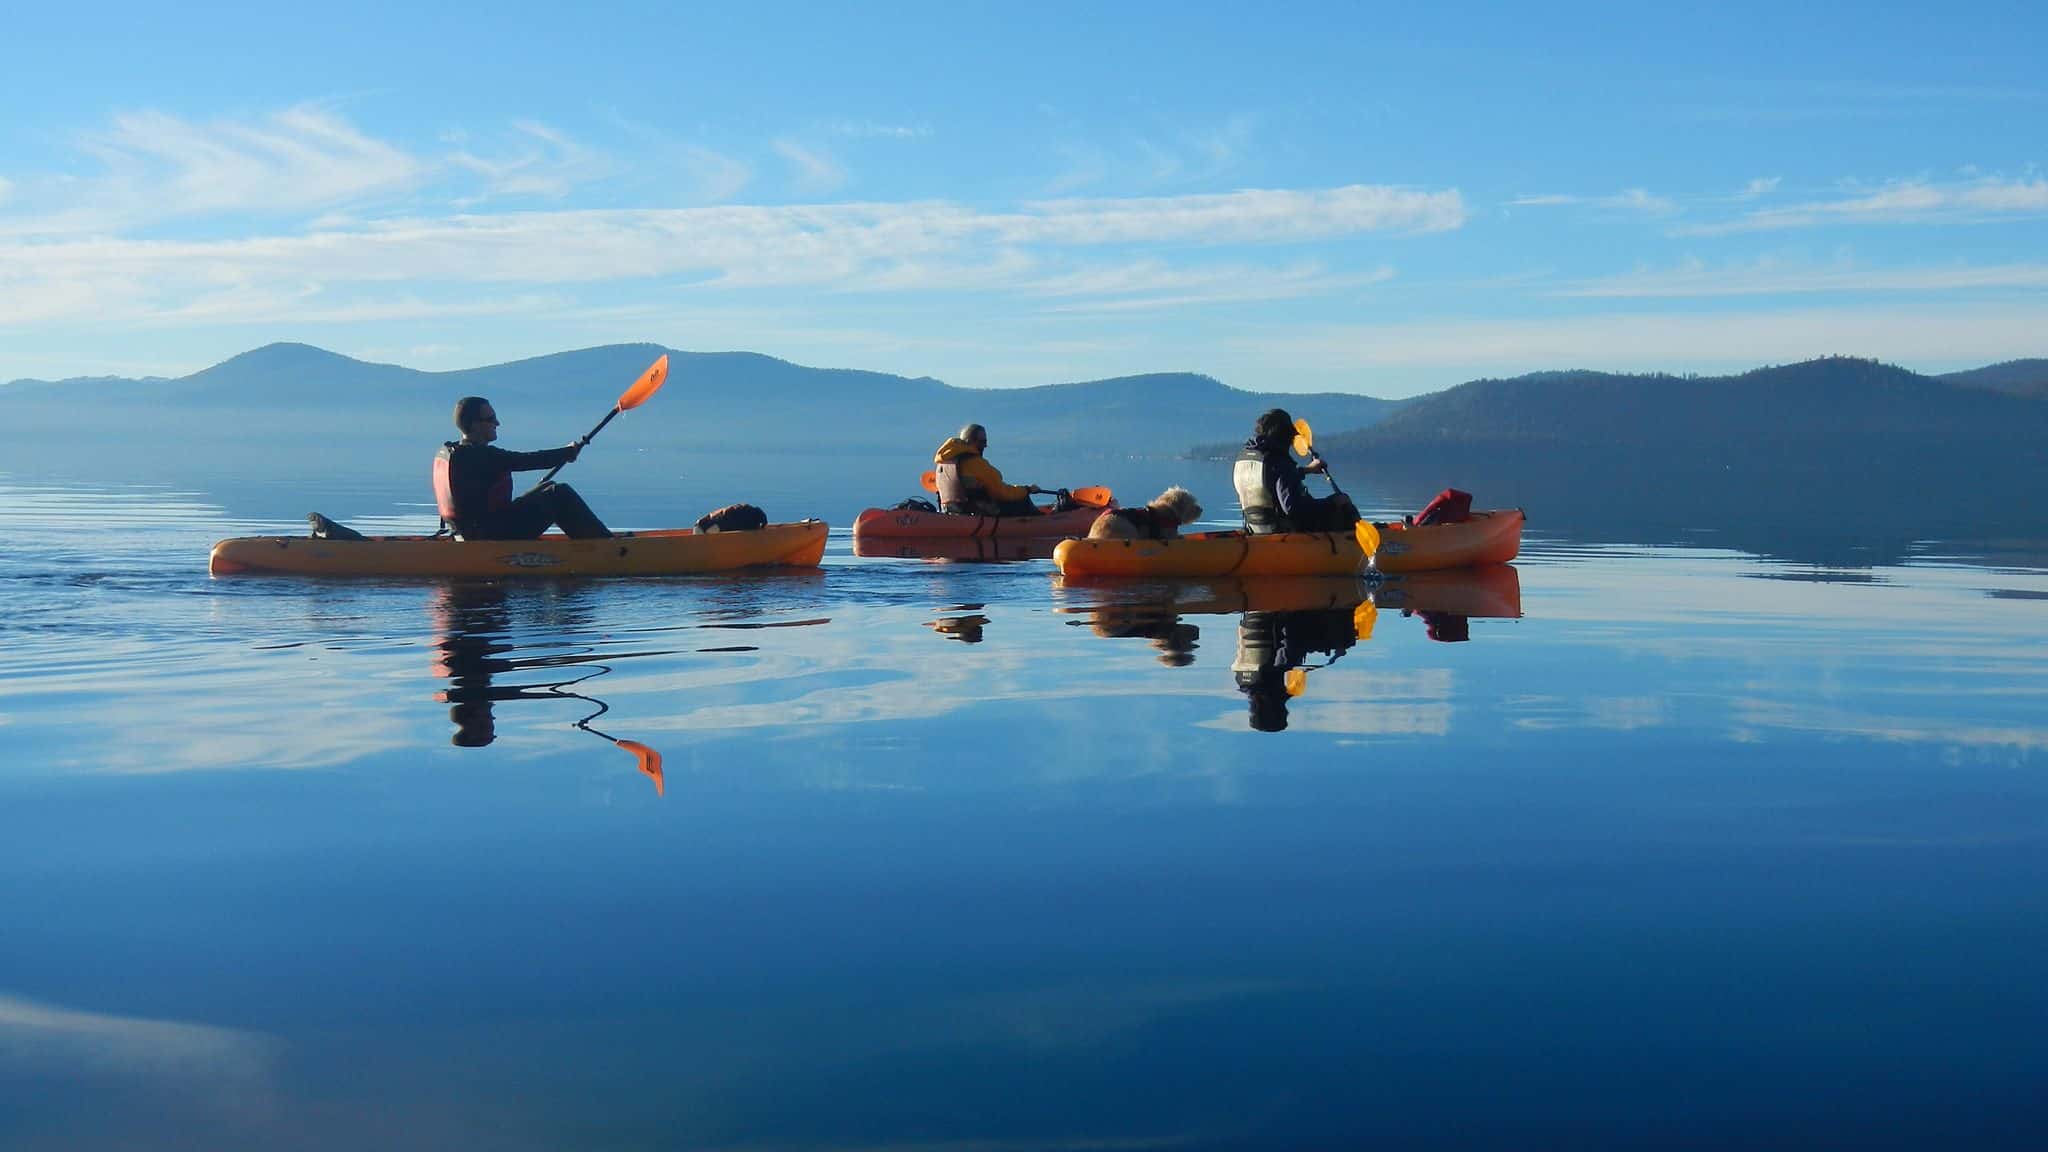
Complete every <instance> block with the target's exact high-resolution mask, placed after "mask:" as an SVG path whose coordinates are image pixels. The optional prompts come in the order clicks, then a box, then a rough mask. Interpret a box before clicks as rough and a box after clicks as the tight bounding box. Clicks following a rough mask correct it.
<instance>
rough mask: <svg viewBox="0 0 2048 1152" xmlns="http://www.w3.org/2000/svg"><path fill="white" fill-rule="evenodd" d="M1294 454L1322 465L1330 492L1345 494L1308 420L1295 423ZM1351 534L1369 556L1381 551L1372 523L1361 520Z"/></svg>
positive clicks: (1377, 530) (1376, 530)
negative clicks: (1319, 450) (1318, 444)
mask: <svg viewBox="0 0 2048 1152" xmlns="http://www.w3.org/2000/svg"><path fill="white" fill-rule="evenodd" d="M1294 454H1295V455H1296V456H1306V457H1308V458H1309V459H1310V460H1313V461H1315V462H1316V463H1318V464H1321V465H1322V466H1323V479H1325V480H1328V481H1329V482H1330V491H1332V492H1335V493H1337V494H1338V495H1340V496H1341V495H1343V494H1344V490H1343V489H1342V488H1339V487H1337V478H1336V477H1335V476H1332V475H1330V462H1329V461H1328V460H1325V459H1323V454H1322V453H1320V452H1318V451H1316V433H1315V429H1313V428H1310V427H1309V426H1308V421H1306V420H1296V421H1295V422H1294ZM1351 532H1352V534H1353V535H1354V536H1357V537H1358V547H1359V549H1360V550H1362V551H1363V552H1364V553H1365V554H1366V555H1367V556H1371V555H1373V554H1374V553H1376V552H1378V551H1379V550H1380V530H1379V529H1378V528H1376V527H1374V526H1373V523H1372V521H1370V520H1360V521H1359V522H1358V524H1357V526H1356V527H1354V528H1352V530H1351Z"/></svg>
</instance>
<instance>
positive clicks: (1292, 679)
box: [1230, 585, 1378, 732]
mask: <svg viewBox="0 0 2048 1152" xmlns="http://www.w3.org/2000/svg"><path fill="white" fill-rule="evenodd" d="M1360 587H1361V588H1362V587H1363V586H1362V585H1361V586H1360ZM1377 612H1378V610H1377V609H1376V608H1375V607H1374V606H1373V602H1372V601H1371V600H1369V599H1365V598H1363V597H1362V596H1361V598H1360V599H1359V601H1358V602H1357V603H1356V604H1353V605H1352V606H1351V607H1349V608H1342V607H1336V608H1309V609H1295V610H1292V611H1264V610H1253V611H1249V612H1246V613H1245V614H1244V615H1243V617H1241V618H1240V619H1239V620H1238V624H1237V658H1236V659H1234V660H1232V661H1231V664H1230V671H1231V674H1232V675H1233V676H1235V677H1236V679H1237V690H1238V691H1239V692H1242V693H1244V695H1245V700H1246V703H1247V705H1248V706H1249V708H1250V711H1251V726H1252V728H1253V730H1254V731H1258V732H1280V731H1284V730H1285V729H1286V728H1287V705H1288V702H1289V701H1290V700H1292V699H1293V698H1294V697H1296V696H1299V695H1301V694H1302V693H1304V692H1306V691H1307V690H1308V672H1309V669H1311V668H1327V667H1328V666H1330V665H1331V664H1334V663H1336V662H1337V658H1338V657H1340V656H1342V655H1344V653H1346V652H1349V651H1350V650H1351V648H1352V646H1353V645H1354V644H1357V643H1359V642H1360V641H1364V640H1370V639H1371V638H1372V627H1373V622H1374V620H1375V618H1376V616H1377ZM1318 657H1321V660H1320V661H1317V658H1318ZM1312 661H1314V662H1313V663H1312Z"/></svg>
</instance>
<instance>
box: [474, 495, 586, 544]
mask: <svg viewBox="0 0 2048 1152" xmlns="http://www.w3.org/2000/svg"><path fill="white" fill-rule="evenodd" d="M557 524H559V525H561V526H562V532H563V534H564V535H568V536H572V537H574V538H576V539H578V540H585V539H600V540H601V539H603V538H605V537H607V536H610V535H611V530H610V529H608V528H606V527H605V526H604V521H602V520H599V519H598V518H597V513H595V512H592V511H591V510H590V505H588V504H585V503H584V502H583V497H581V496H578V495H577V494H576V490H575V489H574V488H571V487H569V486H568V485H567V484H556V483H553V482H549V483H546V484H543V485H541V486H540V487H539V488H536V489H534V490H533V491H531V492H528V493H527V494H526V495H524V496H521V497H520V498H519V499H517V500H514V501H513V502H512V504H511V506H510V507H507V508H503V509H500V510H498V511H496V512H493V513H491V514H489V515H487V516H485V517H484V518H483V522H482V523H480V524H478V525H476V526H475V527H476V531H474V532H464V533H463V534H462V535H463V537H464V538H465V539H469V540H533V539H536V538H538V537H539V536H540V534H541V533H543V532H545V531H547V530H548V529H549V528H551V527H553V526H554V525H557Z"/></svg>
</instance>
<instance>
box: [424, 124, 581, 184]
mask: <svg viewBox="0 0 2048 1152" xmlns="http://www.w3.org/2000/svg"><path fill="white" fill-rule="evenodd" d="M512 127H513V130H514V131H515V132H516V133H517V134H518V138H517V140H516V141H515V142H514V143H513V144H512V145H511V147H510V152H509V154H507V155H498V156H480V155H478V154H477V153H475V152H471V151H468V150H466V149H465V150H461V151H457V152H456V153H454V154H453V155H452V156H450V157H449V162H450V163H451V164H453V165H455V166H456V167H458V168H462V169H465V170H467V171H470V172H473V173H476V174H477V175H479V176H481V177H483V179H484V182H485V187H484V191H483V194H482V195H480V196H475V197H466V198H464V199H463V200H460V201H458V203H462V204H474V203H479V202H481V201H483V200H485V199H487V198H491V197H511V196H538V197H543V198H546V199H553V200H559V199H561V198H562V197H564V196H567V195H568V194H569V193H570V192H571V191H573V190H574V189H575V188H576V187H577V186H578V185H580V184H586V183H589V182H591V181H593V180H598V179H602V178H603V177H605V176H607V175H609V174H610V173H611V171H612V165H611V163H610V161H609V160H608V159H607V158H605V157H604V156H602V155H600V154H599V153H597V152H595V151H593V150H591V149H589V148H586V147H584V146H583V145H581V144H578V143H577V142H576V141H574V140H571V139H570V138H569V137H568V136H566V135H564V134H563V133H561V132H558V131H556V130H555V129H553V128H550V127H548V126H547V125H546V124H543V123H541V122H539V121H537V120H518V121H514V122H513V125H512Z"/></svg>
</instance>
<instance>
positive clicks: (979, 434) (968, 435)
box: [960, 424, 988, 444]
mask: <svg viewBox="0 0 2048 1152" xmlns="http://www.w3.org/2000/svg"><path fill="white" fill-rule="evenodd" d="M960 439H962V440H965V441H967V442H968V443H969V444H973V443H975V442H977V441H979V442H980V443H983V444H986V443H988V429H986V428H983V427H982V426H981V425H979V424H969V425H968V426H967V427H965V428H962V429H961V430H960Z"/></svg>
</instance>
